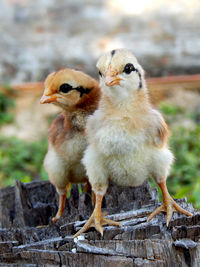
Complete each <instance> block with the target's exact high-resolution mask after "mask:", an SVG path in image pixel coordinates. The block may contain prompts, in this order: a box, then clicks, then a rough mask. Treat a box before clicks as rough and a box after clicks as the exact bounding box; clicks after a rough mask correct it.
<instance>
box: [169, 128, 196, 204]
mask: <svg viewBox="0 0 200 267" xmlns="http://www.w3.org/2000/svg"><path fill="white" fill-rule="evenodd" d="M170 144H171V148H172V150H173V152H174V155H175V157H176V160H175V163H174V165H173V168H172V172H171V175H170V177H169V178H168V184H169V188H170V191H171V193H172V194H173V195H174V197H176V198H181V197H184V196H187V197H188V200H189V201H190V202H193V203H194V204H195V206H196V207H200V193H199V192H200V125H197V126H196V127H195V129H191V130H190V129H185V128H183V127H180V128H178V129H176V130H174V131H173V133H172V138H171V142H170Z"/></svg>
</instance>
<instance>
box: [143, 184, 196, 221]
mask: <svg viewBox="0 0 200 267" xmlns="http://www.w3.org/2000/svg"><path fill="white" fill-rule="evenodd" d="M158 185H159V187H160V189H161V191H162V195H163V204H162V205H161V206H160V207H158V208H156V209H155V210H154V211H153V212H152V213H151V214H150V215H149V217H148V219H147V221H150V220H151V219H152V218H153V217H154V216H156V215H157V214H159V213H160V212H162V211H164V212H166V213H167V216H166V224H167V226H168V224H169V222H170V220H171V218H172V215H173V212H174V211H177V212H180V213H183V214H185V215H187V216H192V214H191V213H190V212H188V211H187V210H185V209H183V208H181V207H180V206H179V205H178V204H177V203H176V202H175V201H174V200H173V198H172V197H171V196H170V194H169V192H168V189H167V185H166V180H165V181H164V182H161V183H158Z"/></svg>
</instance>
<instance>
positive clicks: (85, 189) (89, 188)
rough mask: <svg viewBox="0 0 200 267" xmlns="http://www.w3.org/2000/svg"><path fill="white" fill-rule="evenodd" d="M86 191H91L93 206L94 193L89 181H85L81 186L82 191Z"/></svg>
mask: <svg viewBox="0 0 200 267" xmlns="http://www.w3.org/2000/svg"><path fill="white" fill-rule="evenodd" d="M88 191H91V199H92V206H93V207H94V206H95V193H94V192H93V191H92V187H91V185H90V183H89V181H87V183H86V184H85V186H84V188H83V192H85V193H87V192H88Z"/></svg>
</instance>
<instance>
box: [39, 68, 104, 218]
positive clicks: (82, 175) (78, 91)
mask: <svg viewBox="0 0 200 267" xmlns="http://www.w3.org/2000/svg"><path fill="white" fill-rule="evenodd" d="M99 97H100V90H99V86H98V83H97V81H95V80H94V79H92V78H91V77H90V76H88V75H86V74H84V73H83V72H80V71H76V70H73V69H63V70H60V71H58V72H53V73H51V74H49V75H48V77H47V78H46V80H45V89H44V93H43V96H42V98H41V100H40V103H41V104H46V103H53V104H55V105H57V106H59V107H61V108H62V113H61V114H59V115H58V116H57V117H56V118H55V119H54V121H53V122H52V124H51V126H50V129H49V133H48V152H47V154H46V156H45V159H44V167H45V169H46V171H47V173H48V176H49V180H50V182H51V183H52V184H53V185H54V186H55V187H56V190H57V192H58V194H59V209H58V212H57V214H56V216H55V217H54V218H53V222H56V221H57V220H58V219H59V218H60V217H61V216H62V214H63V211H64V208H65V201H66V194H67V191H68V189H69V186H70V183H86V182H87V181H88V180H87V175H86V172H85V169H84V166H83V165H82V163H81V159H82V156H83V152H84V150H85V148H86V146H87V140H86V136H85V125H86V120H87V117H88V116H89V115H91V114H92V113H93V112H94V111H95V109H96V108H97V105H98V102H99Z"/></svg>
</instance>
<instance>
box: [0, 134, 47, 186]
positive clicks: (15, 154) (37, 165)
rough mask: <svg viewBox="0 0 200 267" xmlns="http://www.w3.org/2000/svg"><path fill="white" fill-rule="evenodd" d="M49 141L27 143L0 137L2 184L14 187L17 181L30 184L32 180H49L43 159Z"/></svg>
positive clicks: (0, 176)
mask: <svg viewBox="0 0 200 267" xmlns="http://www.w3.org/2000/svg"><path fill="white" fill-rule="evenodd" d="M46 151H47V140H46V139H45V140H41V141H38V142H33V143H27V142H24V141H22V140H19V139H17V138H14V137H9V138H7V137H2V136H0V183H1V186H6V185H13V184H14V181H15V180H16V179H18V180H20V181H22V182H30V181H31V180H32V179H38V178H41V179H43V180H46V179H47V174H46V172H45V171H44V169H43V159H44V156H45V153H46Z"/></svg>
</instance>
